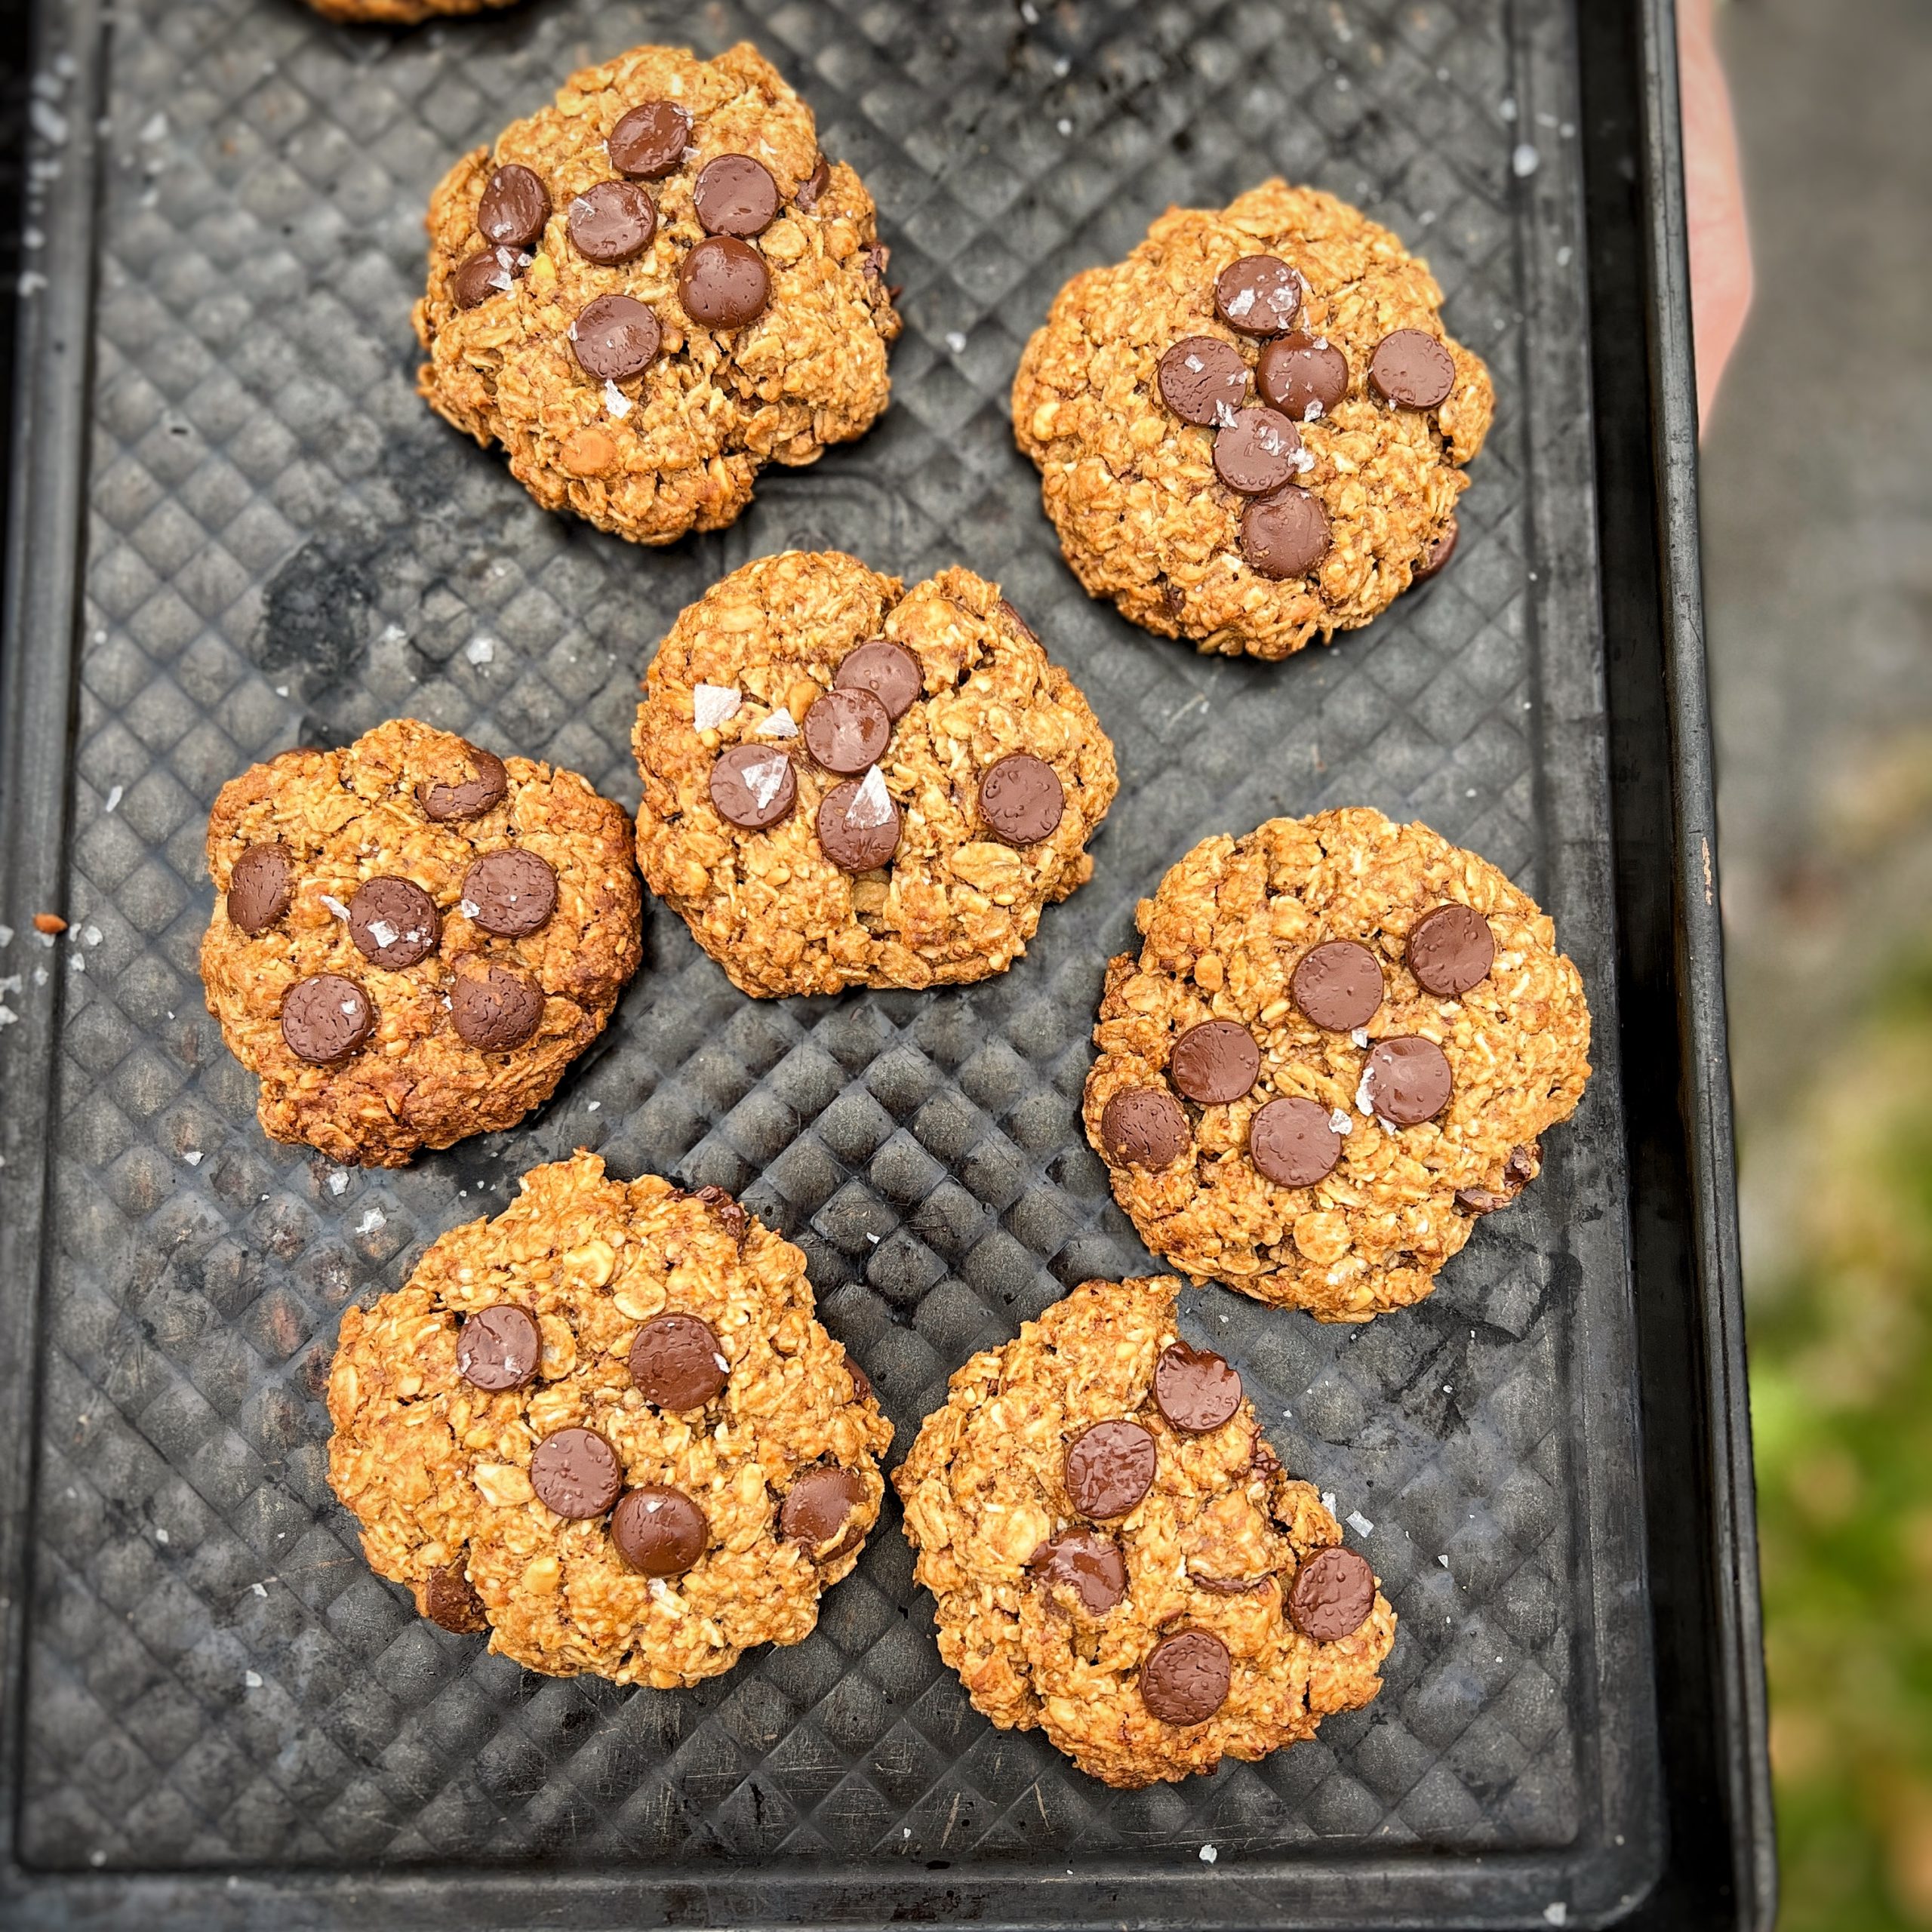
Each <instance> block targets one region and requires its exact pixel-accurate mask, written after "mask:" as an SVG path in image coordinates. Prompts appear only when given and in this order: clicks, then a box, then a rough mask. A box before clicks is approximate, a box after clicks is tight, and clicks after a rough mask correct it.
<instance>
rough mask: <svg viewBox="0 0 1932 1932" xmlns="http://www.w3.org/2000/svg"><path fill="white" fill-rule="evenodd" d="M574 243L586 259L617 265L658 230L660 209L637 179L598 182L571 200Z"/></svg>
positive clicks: (568, 222) (640, 251)
mask: <svg viewBox="0 0 1932 1932" xmlns="http://www.w3.org/2000/svg"><path fill="white" fill-rule="evenodd" d="M565 225H566V226H567V228H568V231H569V234H570V238H571V245H572V246H573V247H574V248H575V249H576V250H577V253H578V254H580V255H582V256H583V257H585V259H586V260H589V261H593V262H601V263H605V265H606V266H614V265H615V264H616V263H619V262H628V261H632V260H635V259H636V257H638V256H639V255H641V254H643V253H644V251H645V249H647V248H649V247H650V246H651V237H652V236H653V235H655V234H656V233H657V206H656V204H655V203H654V202H652V200H651V197H650V195H648V194H647V193H646V192H645V190H644V189H641V188H640V187H639V186H638V184H637V183H635V181H599V182H597V183H594V184H593V185H592V186H590V187H588V188H586V189H585V190H584V191H583V193H582V194H580V195H578V196H577V198H576V199H575V200H574V201H573V202H571V208H570V214H569V215H568V217H567V218H566V224H565Z"/></svg>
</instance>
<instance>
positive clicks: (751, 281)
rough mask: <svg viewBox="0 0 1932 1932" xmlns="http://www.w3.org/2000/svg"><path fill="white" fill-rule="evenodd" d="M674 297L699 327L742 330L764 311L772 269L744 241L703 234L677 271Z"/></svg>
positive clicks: (769, 289)
mask: <svg viewBox="0 0 1932 1932" xmlns="http://www.w3.org/2000/svg"><path fill="white" fill-rule="evenodd" d="M678 300H679V302H681V303H682V304H683V305H684V310H685V314H686V315H688V316H690V318H691V320H692V321H694V322H696V323H697V324H698V325H700V327H701V328H708V329H741V328H743V327H744V326H745V325H746V323H747V322H755V321H757V320H758V317H759V316H761V315H763V314H764V310H765V305H766V304H767V303H768V302H770V301H771V270H770V269H768V268H767V267H766V266H765V265H764V257H763V256H762V255H761V254H759V253H758V251H757V250H756V249H755V248H753V247H752V245H751V244H750V243H749V242H740V241H739V240H738V239H737V237H736V236H735V235H706V237H705V238H704V239H703V241H702V242H700V243H699V244H698V245H697V247H696V248H694V249H693V250H692V251H691V253H690V254H688V255H687V256H686V257H685V265H684V266H683V267H682V268H681V269H678Z"/></svg>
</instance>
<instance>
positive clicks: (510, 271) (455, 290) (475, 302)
mask: <svg viewBox="0 0 1932 1932" xmlns="http://www.w3.org/2000/svg"><path fill="white" fill-rule="evenodd" d="M530 260H531V257H530V255H529V253H528V251H527V250H525V249H522V248H500V247H485V248H478V250H477V251H476V252H475V254H473V255H471V256H469V257H467V258H466V260H463V261H461V262H460V263H457V266H456V268H455V269H454V271H453V272H451V275H450V281H449V289H450V300H451V301H452V302H454V303H455V304H456V306H457V307H458V308H459V309H474V308H477V307H479V306H481V304H482V303H485V302H487V301H488V300H489V299H490V297H491V296H493V295H507V294H509V292H510V290H511V289H512V287H514V286H515V283H516V281H517V278H518V276H520V275H521V274H522V273H523V272H524V270H525V269H527V268H528V267H529V266H530Z"/></svg>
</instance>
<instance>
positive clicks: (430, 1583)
mask: <svg viewBox="0 0 1932 1932" xmlns="http://www.w3.org/2000/svg"><path fill="white" fill-rule="evenodd" d="M423 1615H424V1616H425V1617H427V1618H428V1619H429V1621H430V1622H431V1623H435V1624H438V1625H440V1626H441V1627H442V1628H443V1629H445V1630H453V1631H454V1632H455V1633H456V1634H457V1635H458V1636H459V1637H473V1636H475V1635H476V1634H477V1633H478V1632H479V1631H483V1630H487V1629H489V1627H490V1620H489V1618H488V1616H486V1615H485V1613H484V1609H483V1599H482V1598H481V1597H479V1596H478V1595H477V1594H476V1592H475V1589H474V1588H473V1587H472V1586H471V1583H470V1581H469V1578H468V1577H466V1576H465V1575H464V1574H463V1565H462V1564H460V1563H446V1564H444V1565H443V1567H441V1569H440V1570H432V1571H430V1572H429V1576H428V1577H427V1578H426V1579H425V1580H424V1582H423Z"/></svg>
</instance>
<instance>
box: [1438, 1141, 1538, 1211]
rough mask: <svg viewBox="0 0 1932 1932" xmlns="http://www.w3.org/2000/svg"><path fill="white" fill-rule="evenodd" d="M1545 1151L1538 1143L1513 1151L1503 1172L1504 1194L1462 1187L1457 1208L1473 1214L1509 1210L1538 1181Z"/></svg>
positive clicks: (1512, 1149) (1485, 1188)
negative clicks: (1541, 1158)
mask: <svg viewBox="0 0 1932 1932" xmlns="http://www.w3.org/2000/svg"><path fill="white" fill-rule="evenodd" d="M1541 1152H1542V1150H1541V1149H1540V1148H1538V1147H1537V1146H1536V1145H1535V1144H1534V1143H1531V1145H1530V1146H1527V1147H1512V1148H1511V1149H1510V1150H1509V1160H1508V1161H1506V1163H1505V1164H1504V1166H1503V1187H1502V1191H1501V1192H1500V1193H1499V1192H1497V1190H1496V1189H1494V1188H1489V1187H1459V1188H1458V1189H1457V1190H1456V1205H1457V1207H1460V1208H1461V1209H1462V1210H1463V1212H1464V1213H1465V1214H1494V1213H1495V1212H1496V1211H1497V1208H1499V1207H1508V1206H1509V1204H1510V1202H1511V1201H1514V1200H1515V1198H1516V1197H1517V1195H1519V1194H1521V1192H1522V1191H1523V1189H1524V1188H1525V1187H1527V1186H1528V1185H1529V1183H1531V1181H1533V1180H1535V1179H1536V1177H1537V1168H1538V1166H1539V1164H1540V1157H1541Z"/></svg>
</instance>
